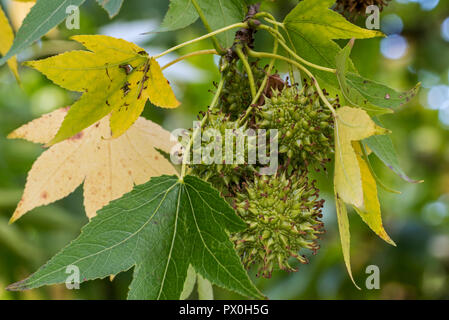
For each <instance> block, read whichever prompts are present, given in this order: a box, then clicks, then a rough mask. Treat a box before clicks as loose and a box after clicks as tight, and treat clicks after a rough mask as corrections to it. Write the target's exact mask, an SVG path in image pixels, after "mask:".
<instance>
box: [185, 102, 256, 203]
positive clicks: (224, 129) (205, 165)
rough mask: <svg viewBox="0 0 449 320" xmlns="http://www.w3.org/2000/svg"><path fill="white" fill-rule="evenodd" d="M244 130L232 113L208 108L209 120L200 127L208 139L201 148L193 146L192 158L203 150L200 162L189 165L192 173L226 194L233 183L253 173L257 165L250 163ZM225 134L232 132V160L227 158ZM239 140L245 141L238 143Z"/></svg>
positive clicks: (202, 143)
mask: <svg viewBox="0 0 449 320" xmlns="http://www.w3.org/2000/svg"><path fill="white" fill-rule="evenodd" d="M245 130H246V126H245V125H244V126H240V125H239V124H238V122H237V121H233V120H231V119H230V115H227V114H224V113H223V112H221V111H208V112H207V120H206V122H205V124H204V125H203V127H202V128H201V137H202V138H203V139H202V140H204V139H205V140H206V141H202V142H201V149H200V148H199V145H197V147H196V148H194V147H193V148H192V154H193V157H195V154H196V155H197V156H198V158H199V155H200V154H201V153H200V151H201V152H202V157H201V163H200V164H199V163H197V164H192V165H190V168H191V173H192V174H193V175H196V176H198V177H199V178H201V179H203V180H206V181H208V182H210V183H211V184H212V185H213V186H214V187H215V188H217V189H218V190H219V191H220V192H221V193H222V194H223V195H224V196H227V195H228V194H229V190H231V189H232V186H233V185H238V184H240V182H241V181H244V180H246V179H247V178H248V177H252V176H254V172H255V169H254V167H253V166H252V165H248V163H247V162H248V148H249V147H251V146H250V145H248V143H246V140H245V139H244V137H243V135H244V134H245ZM226 134H228V136H229V135H230V134H232V140H230V141H232V142H229V145H230V146H231V147H232V152H229V153H228V154H230V155H231V157H232V158H230V159H226V147H227V144H226ZM240 139H243V140H240ZM239 141H243V142H244V143H242V144H240V145H239V146H237V144H239V143H240V142H239ZM215 143H216V145H215ZM220 153H221V160H220V161H219V162H220V163H216V162H218V161H215V155H216V154H220ZM205 154H207V155H210V157H209V158H210V159H209V160H207V159H206V158H205V157H204V155H205ZM211 162H212V163H211Z"/></svg>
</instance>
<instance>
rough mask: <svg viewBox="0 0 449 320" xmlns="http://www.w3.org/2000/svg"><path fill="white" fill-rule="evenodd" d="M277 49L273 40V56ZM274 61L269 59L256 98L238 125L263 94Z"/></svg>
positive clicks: (276, 41)
mask: <svg viewBox="0 0 449 320" xmlns="http://www.w3.org/2000/svg"><path fill="white" fill-rule="evenodd" d="M278 48H279V44H278V39H275V40H274V45H273V54H277V51H278ZM275 61H276V59H274V58H272V59H271V61H270V64H269V65H268V69H267V71H266V75H265V78H264V79H263V81H262V84H261V85H260V88H259V91H258V92H257V94H256V96H255V97H254V98H253V101H252V102H251V105H250V106H249V107H248V109H247V110H246V112H245V115H244V116H243V118H241V119H240V120H239V125H241V124H242V123H243V122H244V121H245V120H246V119H247V118H248V116H249V115H250V114H251V112H252V111H253V109H254V105H255V104H256V103H257V101H258V100H259V98H260V97H261V96H262V93H263V92H264V90H265V87H266V85H267V82H268V78H269V77H270V74H271V70H273V67H274V62H275Z"/></svg>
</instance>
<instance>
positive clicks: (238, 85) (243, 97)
mask: <svg viewBox="0 0 449 320" xmlns="http://www.w3.org/2000/svg"><path fill="white" fill-rule="evenodd" d="M251 69H252V71H253V76H254V82H255V83H256V87H257V88H258V87H259V86H260V85H262V81H263V79H264V77H265V71H264V70H263V69H260V68H259V67H258V66H257V64H256V63H253V64H251ZM223 77H224V86H223V92H222V94H221V96H220V101H221V109H222V111H223V112H224V113H226V114H228V113H230V114H232V115H233V116H232V117H231V118H232V119H236V118H237V117H238V116H240V115H241V113H243V112H245V110H246V109H247V108H248V107H249V106H250V104H251V102H252V97H251V89H250V85H249V81H248V75H247V74H246V72H244V71H241V70H239V68H238V65H237V62H235V61H233V62H229V63H228V64H227V67H226V69H225V71H224V72H223Z"/></svg>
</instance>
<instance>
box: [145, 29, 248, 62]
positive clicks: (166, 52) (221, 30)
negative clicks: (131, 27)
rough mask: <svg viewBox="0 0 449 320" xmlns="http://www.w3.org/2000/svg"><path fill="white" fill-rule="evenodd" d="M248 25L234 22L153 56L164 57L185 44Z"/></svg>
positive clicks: (156, 57)
mask: <svg viewBox="0 0 449 320" xmlns="http://www.w3.org/2000/svg"><path fill="white" fill-rule="evenodd" d="M247 27H248V23H246V22H239V23H234V24H231V25H229V26H227V27H224V28H221V29H218V30H215V31H214V32H211V33H208V34H205V35H203V36H201V37H198V38H195V39H192V40H189V41H186V42H184V43H181V44H178V45H177V46H174V47H172V48H170V49H168V50H166V51H164V52H162V53H160V54H158V55H156V56H153V58H154V59H159V58H160V57H163V56H165V55H166V54H169V53H171V52H173V51H176V50H178V49H181V48H183V47H185V46H188V45H191V44H194V43H196V42H198V41H202V40H205V39H208V38H210V37H213V36H215V35H217V34H220V33H223V32H226V31H228V30H232V29H236V28H247Z"/></svg>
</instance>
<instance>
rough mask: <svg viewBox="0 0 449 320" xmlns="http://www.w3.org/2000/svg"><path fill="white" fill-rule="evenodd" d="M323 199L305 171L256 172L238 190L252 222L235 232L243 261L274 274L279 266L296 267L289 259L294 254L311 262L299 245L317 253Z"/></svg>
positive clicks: (238, 202)
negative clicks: (252, 178) (276, 174)
mask: <svg viewBox="0 0 449 320" xmlns="http://www.w3.org/2000/svg"><path fill="white" fill-rule="evenodd" d="M323 203H324V200H319V199H318V190H317V189H316V188H315V186H314V182H309V181H308V178H307V174H306V173H305V172H304V173H303V174H298V173H294V174H293V175H291V176H290V177H288V178H287V177H286V174H285V173H283V174H281V175H280V176H258V177H256V178H255V181H254V182H253V183H250V184H249V185H247V186H246V188H244V190H242V191H241V192H238V193H237V195H236V197H235V199H234V202H233V206H234V208H235V210H236V212H237V213H238V214H239V216H240V217H241V218H242V219H243V220H244V221H245V222H246V224H247V225H248V228H247V229H246V230H245V231H243V232H240V233H236V234H233V235H232V240H233V241H234V243H235V246H236V250H237V252H238V253H239V255H240V256H241V258H242V262H243V264H244V265H245V266H246V267H247V268H249V267H250V266H251V265H252V264H257V265H259V273H258V275H260V276H264V277H270V276H271V273H272V271H273V269H274V268H275V267H276V266H279V268H280V269H282V270H286V271H296V270H295V269H294V268H293V267H291V266H290V264H289V261H288V260H289V259H290V258H292V257H293V258H296V260H298V261H299V262H300V263H307V262H308V260H307V259H306V258H305V256H302V255H300V254H301V252H300V251H301V250H302V249H309V250H311V251H313V252H314V253H315V252H316V251H317V250H318V249H319V246H318V244H317V239H318V235H319V234H321V233H323V230H322V227H323V224H322V222H320V220H319V218H320V217H321V209H322V207H323Z"/></svg>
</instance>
